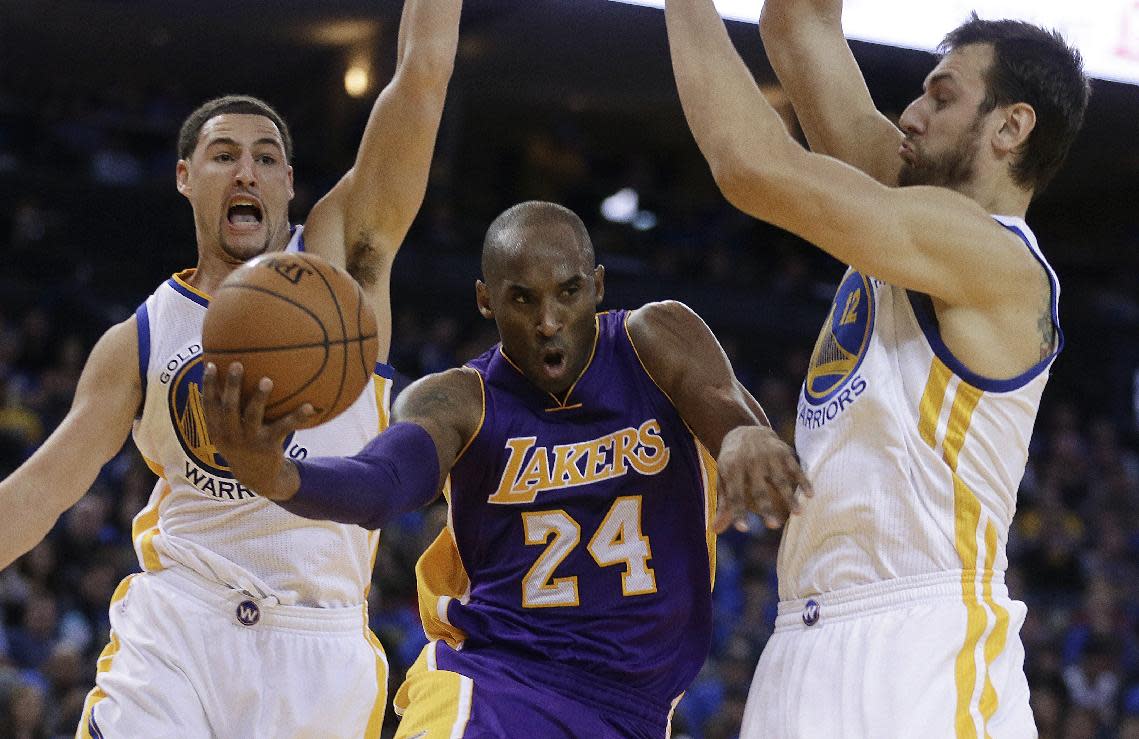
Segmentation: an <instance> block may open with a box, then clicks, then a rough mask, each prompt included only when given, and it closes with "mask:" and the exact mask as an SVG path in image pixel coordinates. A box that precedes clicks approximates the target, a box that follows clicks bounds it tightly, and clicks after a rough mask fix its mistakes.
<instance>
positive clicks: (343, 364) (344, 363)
mask: <svg viewBox="0 0 1139 739" xmlns="http://www.w3.org/2000/svg"><path fill="white" fill-rule="evenodd" d="M298 256H301V257H302V259H303V261H304V262H305V263H307V264H308V265H309V266H311V267H312V268H313V272H315V273H316V274H317V276H319V277H320V281H321V282H323V283H324V289H326V290H328V296H329V297H330V298H332V304H333V305H334V306H335V307H336V318H337V319H338V320H339V321H340V335H341V336H343V337H345V338H347V337H348V324H347V323H346V322H345V320H344V311H342V310H341V309H340V301H339V300H337V299H336V291H335V290H333V289H332V285H331V283H329V281H328V278H327V277H325V276H324V272H322V271H321V270H320V265H319V264H316V263H315V262H313V261H312V260H311V259H310V258H309V257H308V255H307V254H305V255H300V254H298ZM329 266H331V265H329ZM352 282H353V284H356V281H355V280H352ZM327 336H328V334H327V332H326V333H325V337H326V338H327ZM341 349H343V355H342V356H341V359H340V384H339V385H338V386H337V388H336V396H335V397H334V398H333V400H332V405H331V407H332V408H335V407H336V406H337V405H338V404H339V403H340V396H341V395H343V394H344V381H345V380H346V379H347V376H348V347H347V346H344V345H342V346H341ZM365 377H366V375H365ZM321 420H322V421H323V420H324V419H323V418H321Z"/></svg>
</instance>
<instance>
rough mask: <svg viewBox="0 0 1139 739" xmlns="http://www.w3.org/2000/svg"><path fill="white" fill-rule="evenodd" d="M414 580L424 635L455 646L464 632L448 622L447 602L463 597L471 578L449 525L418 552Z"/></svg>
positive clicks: (458, 643) (463, 637)
mask: <svg viewBox="0 0 1139 739" xmlns="http://www.w3.org/2000/svg"><path fill="white" fill-rule="evenodd" d="M415 583H416V589H417V590H418V591H419V619H420V622H421V623H422V624H423V631H424V633H425V634H426V635H427V638H428V639H431V640H433V641H439V640H442V641H445V642H447V644H449V645H450V646H451V647H452V648H456V649H457V648H458V646H459V645H460V644H461V643H462V642H463V640H465V639H466V638H467V635H466V634H465V633H463V632H462V631H461V630H460V629H457V628H455V627H454V626H452V625H451V624H450V623H448V621H447V604H448V603H449V602H450V601H451V600H452V599H456V598H457V599H460V600H461V599H462V598H464V597H466V595H467V593H469V592H470V588H471V579H470V576H469V575H467V569H466V567H464V566H463V560H462V558H461V557H460V556H459V547H458V545H457V544H456V543H455V537H454V536H453V535H452V533H451V529H450V527H448V526H444V527H443V530H442V531H440V532H439V535H438V536H436V537H435V541H433V542H431V545H430V546H428V547H427V549H426V550H424V552H423V554H422V555H420V557H419V561H418V562H416V563H415Z"/></svg>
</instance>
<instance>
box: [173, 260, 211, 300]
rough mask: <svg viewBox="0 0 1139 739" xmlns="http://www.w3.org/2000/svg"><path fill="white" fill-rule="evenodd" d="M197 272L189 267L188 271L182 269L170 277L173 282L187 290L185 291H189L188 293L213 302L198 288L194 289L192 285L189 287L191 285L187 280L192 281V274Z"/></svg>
mask: <svg viewBox="0 0 1139 739" xmlns="http://www.w3.org/2000/svg"><path fill="white" fill-rule="evenodd" d="M197 271H198V270H197V268H195V267H191V268H190V269H184V270H182V271H181V272H175V273H174V274H173V275H172V278H173V280H174V281H175V282H177V283H178V284H179V285H181V286H182V287H184V288H186V289H187V290H189V291H190V292H192V293H194V294H195V295H197V296H198V297H200V298H205V299H206V300H213V298H211V297H210V296H209V295H207V294H206V293H204V292H202V291H201V290H199V289H198V288H196V287H194V286H193V285H191V284H190V283H189V282H188V280H191V279H193V277H194V273H195V272H197Z"/></svg>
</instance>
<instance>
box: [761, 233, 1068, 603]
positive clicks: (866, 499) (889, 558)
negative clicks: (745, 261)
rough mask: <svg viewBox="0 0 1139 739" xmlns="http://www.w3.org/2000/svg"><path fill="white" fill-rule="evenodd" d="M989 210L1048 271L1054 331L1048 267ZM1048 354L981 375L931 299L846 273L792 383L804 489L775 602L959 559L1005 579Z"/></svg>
mask: <svg viewBox="0 0 1139 739" xmlns="http://www.w3.org/2000/svg"><path fill="white" fill-rule="evenodd" d="M998 220H1000V221H1001V222H1002V224H1003V225H1005V226H1006V227H1007V228H1009V229H1010V230H1012V231H1013V232H1014V233H1016V234H1017V235H1018V236H1020V238H1021V239H1022V240H1023V241H1024V243H1025V245H1026V248H1028V249H1030V250H1031V251H1032V253H1033V255H1034V256H1035V257H1036V258H1037V259H1038V260H1039V261H1040V264H1041V265H1042V266H1043V268H1044V270H1045V271H1046V272H1047V274H1048V276H1049V279H1050V281H1051V283H1052V298H1051V305H1052V320H1053V322H1054V324H1055V325H1056V330H1057V331H1058V323H1057V322H1058V318H1057V314H1056V300H1057V297H1058V293H1059V287H1058V285H1057V283H1056V281H1055V275H1054V273H1053V272H1052V270H1051V268H1050V267H1049V266H1048V265H1047V262H1045V260H1044V258H1043V256H1042V255H1041V254H1040V251H1039V248H1038V247H1037V245H1036V242H1035V238H1034V237H1033V236H1032V234H1031V232H1030V231H1029V230H1028V228H1027V226H1026V225H1025V224H1024V222H1023V221H1020V220H1019V219H1005V218H1000V219H998ZM1058 348H1059V347H1057V349H1058ZM1054 356H1055V353H1052V354H1050V355H1049V356H1047V357H1045V358H1044V359H1042V360H1041V361H1040V362H1039V363H1038V364H1037V365H1035V366H1034V367H1032V368H1030V369H1028V371H1026V372H1024V373H1023V374H1021V375H1019V376H1017V377H1014V378H1011V379H1006V380H991V379H987V378H985V377H983V376H980V375H978V374H976V373H974V372H972V371H971V370H970V369H969V368H968V367H967V366H966V365H965V364H964V363H962V362H961V361H960V360H959V359H958V358H957V357H955V356H954V354H953V353H952V352H951V351H950V350H949V349H948V348H947V347H946V346H945V344H944V342H943V341H942V338H941V336H940V335H939V332H938V327H937V321H936V317H935V312H934V309H933V306H932V303H931V301H930V300H929V298H928V297H926V296H923V295H918V294H914V293H910V292H909V291H907V290H904V289H902V288H898V287H894V286H892V285H888V284H886V283H883V282H880V281H878V280H875V279H873V278H870V277H867V276H865V275H862V274H859V273H858V272H855V271H853V270H851V271H848V272H847V274H846V276H845V277H844V279H843V282H842V285H841V286H840V288H839V290H838V293H837V294H836V296H835V301H834V305H833V306H832V309H831V314H830V315H829V317H828V319H827V323H826V324H825V325H824V327H823V331H822V333H821V335H820V337H819V340H818V342H817V344H816V346H815V351H814V354H813V356H812V360H811V368H810V370H809V372H808V375H807V380H806V382H805V383H804V385H803V389H802V391H801V394H800V399H799V412H798V420H797V424H796V435H795V445H796V449H797V451H798V453H799V456H800V459H801V461H802V463H803V466H804V469H805V471H806V473H807V475H808V476H809V477H810V479H811V481H812V485H813V487H814V491H815V497H814V499H812V500H810V501H808V503H807V505H806V506H804V511H803V513H802V515H800V516H795V517H793V518H792V519H791V521H790V522H789V523H788V526H787V529H786V530H785V531H784V534H783V541H782V544H781V547H780V552H779V566H778V569H779V593H780V597H781V599H783V600H792V599H796V598H805V597H809V596H811V595H813V594H817V593H826V592H834V591H838V590H843V589H846V588H851V587H857V586H862V585H869V584H873V583H878V582H883V581H887V580H893V579H896V578H906V577H922V576H928V575H930V574H933V573H944V572H952V571H959V570H965V571H976V572H980V573H987V574H984V576H985V577H988V578H992V577H1001V576H1003V572H1004V570H1005V568H1006V566H1007V561H1006V557H1005V542H1006V541H1007V538H1008V530H1009V526H1010V524H1011V521H1012V516H1013V512H1014V510H1015V508H1016V491H1017V488H1018V485H1019V482H1020V478H1021V476H1022V475H1023V473H1024V467H1025V464H1026V461H1027V456H1028V442H1029V438H1030V437H1031V434H1032V428H1033V424H1034V422H1035V418H1036V413H1037V410H1038V408H1039V403H1040V396H1041V393H1042V391H1043V389H1044V385H1045V383H1046V382H1047V379H1048V369H1049V367H1050V366H1051V362H1052V360H1053V358H1054Z"/></svg>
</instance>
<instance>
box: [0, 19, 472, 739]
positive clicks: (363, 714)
mask: <svg viewBox="0 0 1139 739" xmlns="http://www.w3.org/2000/svg"><path fill="white" fill-rule="evenodd" d="M461 7H462V2H461V0H406V2H405V3H404V8H403V16H402V18H401V21H400V29H399V40H398V50H397V52H396V56H397V64H396V70H395V75H394V77H393V79H392V81H391V82H390V83H389V84H388V85H387V86H386V87H385V88H384V89H383V90H382V91H381V93H380V95H379V97H378V99H377V100H376V102H375V103H374V105H373V107H372V110H371V114H370V116H369V119H368V122H367V125H366V126H365V128H364V133H363V135H362V138H361V140H360V146H359V149H358V151H357V154H356V159H355V161H354V162H353V166H352V168H351V169H350V170H349V171H348V172H347V173H346V174H345V175H344V176H343V177H342V178H341V179H340V180H339V181H338V182H337V183H336V185H335V186H333V188H332V189H331V190H330V191H329V192H328V193H326V194H325V195H324V196H323V197H322V198H321V199H320V200H319V201H318V202H317V203H316V205H314V206H313V208H312V210H311V212H310V213H309V215H308V217H307V219H306V221H305V224H304V226H303V227H302V226H300V225H290V223H289V214H288V207H289V201H290V200H291V199H292V197H293V167H292V158H293V144H292V139H291V137H290V135H289V130H288V127H287V126H286V125H285V122H284V121H283V120H282V119H281V117H280V116H279V115H278V114H277V112H276V111H275V110H273V109H272V108H271V107H270V106H268V105H267V104H265V103H264V102H262V101H261V100H258V99H256V98H252V97H248V96H239V95H229V96H225V97H222V98H217V99H215V100H211V101H209V102H207V103H205V104H203V105H202V106H200V107H199V108H198V109H197V110H195V111H194V112H193V113H191V115H190V116H189V117H188V118H187V119H186V121H185V122H184V124H183V126H182V130H181V133H180V135H179V141H178V162H177V166H176V175H177V179H176V182H177V188H178V192H179V193H181V194H182V195H184V196H185V197H186V198H187V200H189V202H190V205H191V208H192V210H193V214H194V226H195V236H196V242H197V252H198V258H197V264H196V266H195V267H194V268H193V269H188V270H184V271H183V272H180V273H179V274H176V275H174V276H173V277H172V278H171V279H169V280H166V281H164V282H163V283H162V284H160V285H159V287H158V289H157V290H156V291H155V293H154V294H153V295H151V296H150V298H148V299H147V301H146V302H145V303H143V305H142V306H140V307H139V309H138V311H137V312H136V314H135V315H133V316H131V317H130V318H129V319H127V320H126V321H123V322H122V323H120V324H118V325H116V326H113V327H111V328H110V329H109V330H108V331H107V332H106V333H105V334H104V335H103V337H102V338H101V339H100V340H99V342H98V343H97V344H96V345H95V348H94V349H93V350H92V352H91V356H90V357H89V358H88V359H87V362H86V366H85V367H84V369H83V373H82V376H81V378H80V380H79V384H78V388H77V389H76V393H75V399H74V401H73V404H72V407H71V410H70V411H69V412H68V414H67V416H66V418H64V420H63V421H62V423H61V424H60V425H59V428H57V429H56V430H55V431H54V432H53V433H52V435H51V436H50V437H49V438H48V439H47V441H45V442H44V444H43V445H42V446H41V447H40V448H39V449H38V450H37V451H36V452H35V454H33V455H32V457H31V458H30V459H29V460H28V461H27V462H25V463H24V464H23V465H21V466H20V468H19V469H17V470H16V471H15V472H14V473H12V475H10V476H9V477H8V478H6V479H4V480H3V481H0V505H2V506H3V509H4V511H5V516H4V518H3V520H2V521H0V567H5V566H7V565H8V564H10V563H11V562H12V561H13V560H15V559H16V558H17V557H18V556H20V555H21V554H23V553H24V552H26V551H27V550H29V549H31V548H32V547H33V546H35V545H36V544H37V543H38V542H39V541H40V540H41V539H42V538H43V537H44V536H45V535H47V534H48V532H49V531H50V530H51V528H52V526H53V525H54V524H55V522H56V519H57V518H58V517H59V516H60V514H61V513H63V512H64V511H65V510H67V508H69V507H70V506H71V505H72V504H74V503H75V502H76V501H77V500H79V498H80V497H81V496H82V495H83V494H84V493H85V492H86V491H87V490H88V488H90V487H91V484H92V482H93V481H94V480H95V478H96V476H97V475H98V474H99V471H100V469H101V468H102V467H103V465H104V464H105V463H106V462H107V461H108V460H110V459H111V458H112V457H113V456H114V455H115V454H116V453H118V451H119V449H120V447H122V445H123V441H124V440H125V439H126V438H127V435H128V434H130V433H132V429H133V437H134V441H135V445H136V446H137V447H138V449H139V451H140V452H141V454H142V456H143V457H144V459H145V460H146V462H147V464H148V466H149V467H150V468H151V469H152V470H153V471H154V472H155V473H156V475H158V477H159V480H158V482H157V484H156V486H155V489H154V493H153V494H152V496H151V499H150V502H149V504H148V505H147V507H146V508H144V509H143V511H142V512H140V514H139V515H138V516H137V517H136V518H135V521H134V527H133V531H132V538H133V540H134V544H135V549H136V552H137V553H138V558H139V563H140V565H141V567H142V569H143V570H144V571H143V572H142V573H140V574H135V575H131V576H130V577H128V578H127V580H125V581H124V582H123V583H122V584H121V585H120V586H119V587H118V588H117V589H116V591H115V594H114V595H113V596H112V599H111V609H110V622H111V629H112V633H111V641H110V644H108V645H107V647H106V649H105V650H104V651H103V654H102V655H101V657H100V659H99V661H98V669H97V673H98V674H97V676H96V686H95V688H94V689H93V690H92V691H91V692H90V693H89V694H88V697H87V701H86V703H85V706H84V710H83V717H82V721H81V724H80V726H79V728H78V731H77V733H76V736H77V737H80V738H83V737H91V736H95V737H101V736H110V737H149V738H156V737H174V736H177V737H208V736H215V737H216V736H221V737H227V736H242V735H256V736H266V737H270V736H271V737H297V736H318V735H319V736H365V737H378V736H379V735H380V729H381V726H382V724H383V717H384V708H385V705H386V703H387V665H386V658H385V657H384V655H383V650H382V648H380V646H379V642H378V640H376V638H375V636H374V635H373V634H372V633H371V631H370V630H369V629H368V628H367V612H366V604H365V597H366V589H367V587H368V585H369V583H370V580H371V571H372V565H373V562H374V557H375V551H376V550H375V547H376V544H377V541H376V539H377V534H374V533H372V532H362V531H361V530H360V529H359V528H357V527H354V526H337V525H330V524H325V523H316V522H312V521H306V520H302V519H299V518H297V517H295V516H290V515H287V514H285V513H284V512H283V511H282V510H281V509H280V508H279V507H277V506H275V505H272V504H269V503H266V502H265V501H264V500H262V499H261V498H260V497H259V496H257V495H256V494H255V493H253V492H251V491H248V490H241V489H240V487H239V486H238V485H237V483H236V482H235V481H234V479H233V476H232V474H231V473H230V471H229V469H228V467H226V466H225V463H224V461H223V460H220V459H219V458H218V457H217V456H216V454H215V453H214V449H213V446H212V445H211V444H210V441H209V438H208V435H206V434H205V433H203V431H204V429H203V428H201V427H200V425H199V424H198V423H197V419H198V417H199V414H198V412H197V411H198V410H199V408H198V406H197V400H198V397H199V395H198V386H199V384H200V376H201V373H202V371H203V366H202V364H203V363H202V356H201V322H202V320H203V318H204V316H205V312H206V306H207V305H208V303H209V295H210V293H211V292H212V291H213V290H214V289H215V288H216V287H217V285H218V284H219V283H220V282H221V281H222V280H223V279H224V278H225V277H226V276H227V275H228V274H229V273H230V272H232V271H233V270H235V269H237V268H238V267H239V266H241V265H242V264H243V263H245V262H246V261H247V260H249V259H252V258H253V257H255V256H258V255H260V254H263V253H265V252H273V251H281V250H285V249H304V250H306V251H308V252H312V253H315V254H318V255H320V256H322V257H324V258H325V259H328V260H329V261H331V262H332V263H334V264H337V265H339V266H342V267H347V269H348V270H349V271H350V272H351V273H352V274H353V276H354V277H355V278H356V279H357V280H358V281H359V282H360V284H361V287H363V289H364V290H365V291H366V292H367V293H368V295H369V297H370V299H371V303H372V305H373V307H374V309H375V310H376V311H377V323H378V327H379V336H380V359H381V361H382V360H384V359H386V357H387V351H388V344H389V339H390V332H391V320H390V311H391V306H390V289H389V269H390V265H391V262H392V259H393V258H394V256H395V253H396V252H397V251H398V249H399V248H400V245H401V243H402V242H403V239H404V236H405V234H406V233H407V230H408V228H409V227H410V226H411V222H412V220H413V219H414V217H415V215H416V213H417V212H418V210H419V206H420V203H421V202H422V200H423V196H424V192H425V190H426V186H427V177H428V172H429V171H430V164H431V156H432V151H433V149H434V145H435V138H436V132H437V131H438V128H439V122H440V119H441V116H442V110H443V103H444V99H445V97H446V90H447V85H448V81H449V79H450V76H451V69H452V67H453V65H454V58H455V50H456V46H457V43H458V32H459V16H460V11H461ZM374 382H375V388H376V389H375V390H374V391H373V389H372V388H369V389H368V390H367V391H366V392H365V393H363V394H362V395H361V396H360V397H359V398H358V399H357V401H356V403H355V404H354V405H353V407H352V408H350V409H349V410H348V411H347V412H345V413H344V414H342V415H341V416H339V417H337V418H336V419H334V420H333V421H332V422H330V423H327V424H322V425H320V426H317V427H315V428H313V429H306V430H304V431H302V432H299V433H298V435H297V437H296V441H295V442H294V444H293V445H292V446H293V447H294V448H295V449H298V450H301V449H303V450H305V451H306V452H311V453H313V454H351V453H354V452H356V451H358V450H359V449H361V448H362V447H363V446H364V445H365V444H366V443H367V442H368V441H369V440H370V439H371V438H372V437H373V436H374V435H375V433H376V431H377V430H378V429H379V428H380V427H382V425H383V424H384V423H385V421H386V418H387V413H386V406H385V397H386V394H385V393H386V387H387V382H388V380H387V379H385V378H382V377H376V378H375V380H374ZM314 563H317V564H314ZM128 606H129V607H128ZM207 645H208V648H207ZM349 688H350V689H349Z"/></svg>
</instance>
